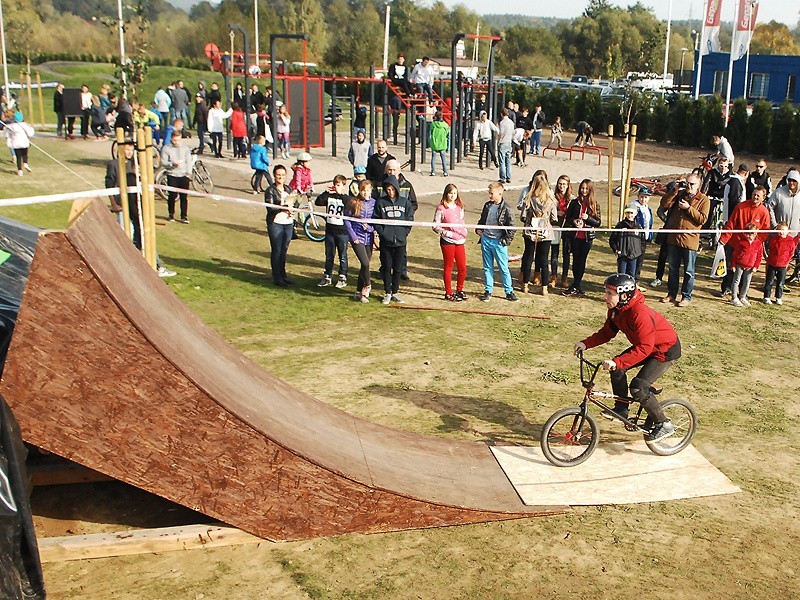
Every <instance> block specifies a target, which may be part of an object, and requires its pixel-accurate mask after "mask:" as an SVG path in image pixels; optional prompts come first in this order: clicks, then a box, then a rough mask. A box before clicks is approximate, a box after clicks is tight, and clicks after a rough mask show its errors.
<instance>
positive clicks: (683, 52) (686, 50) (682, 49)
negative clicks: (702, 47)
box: [678, 48, 689, 91]
mask: <svg viewBox="0 0 800 600" xmlns="http://www.w3.org/2000/svg"><path fill="white" fill-rule="evenodd" d="M688 51H689V49H688V48H681V83H680V87H679V88H678V90H679V91H683V59H684V57H685V56H686V53H687V52H688Z"/></svg>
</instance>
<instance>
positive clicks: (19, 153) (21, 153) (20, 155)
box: [14, 148, 28, 171]
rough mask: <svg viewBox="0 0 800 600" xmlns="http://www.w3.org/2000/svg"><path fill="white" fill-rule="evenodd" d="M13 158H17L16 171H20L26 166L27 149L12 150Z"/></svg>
mask: <svg viewBox="0 0 800 600" xmlns="http://www.w3.org/2000/svg"><path fill="white" fill-rule="evenodd" d="M14 156H16V157H17V171H22V166H23V165H27V164H28V149H27V148H14Z"/></svg>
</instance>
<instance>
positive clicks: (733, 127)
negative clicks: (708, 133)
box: [725, 98, 747, 167]
mask: <svg viewBox="0 0 800 600" xmlns="http://www.w3.org/2000/svg"><path fill="white" fill-rule="evenodd" d="M725 137H726V138H728V141H729V142H730V143H731V146H733V147H734V148H735V149H741V148H744V147H745V144H746V143H747V100H745V99H744V98H737V99H736V100H734V101H733V107H732V108H731V111H730V118H729V119H728V126H727V127H726V128H725ZM731 166H732V167H733V165H731Z"/></svg>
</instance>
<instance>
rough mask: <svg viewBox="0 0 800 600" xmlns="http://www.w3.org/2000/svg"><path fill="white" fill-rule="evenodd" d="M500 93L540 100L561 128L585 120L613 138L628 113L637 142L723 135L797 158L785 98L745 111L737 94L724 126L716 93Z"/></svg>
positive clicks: (797, 132) (796, 120) (799, 126)
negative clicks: (663, 95)
mask: <svg viewBox="0 0 800 600" xmlns="http://www.w3.org/2000/svg"><path fill="white" fill-rule="evenodd" d="M505 91H506V94H507V97H508V98H510V99H513V100H514V101H515V102H519V104H520V106H527V107H529V108H531V107H533V106H534V105H535V104H537V103H539V104H541V105H542V110H544V112H545V114H546V115H547V117H548V123H551V122H552V120H553V119H555V117H556V116H557V115H560V116H561V122H562V124H563V125H564V127H574V125H575V123H577V122H578V121H587V122H588V123H590V124H591V125H592V127H594V130H595V131H598V132H605V131H608V126H609V125H610V124H613V125H614V133H615V136H617V135H621V134H622V132H623V124H624V122H625V119H626V117H627V115H628V111H630V115H631V122H632V123H635V124H636V126H637V139H640V140H642V139H649V140H653V141H656V142H662V143H663V142H669V143H672V144H676V145H679V146H687V147H698V148H708V147H709V145H710V143H711V136H712V134H714V133H722V134H723V135H725V136H726V137H727V138H728V140H729V141H730V143H731V145H732V146H733V148H734V150H745V151H747V152H750V153H752V154H756V155H761V156H765V157H766V156H771V157H773V158H782V159H786V158H790V159H791V158H795V159H797V158H800V111H798V109H797V107H795V106H793V105H792V104H790V103H788V102H787V103H785V104H783V105H782V106H779V107H774V108H773V106H772V104H770V103H769V102H756V103H755V104H754V105H753V107H752V113H751V114H750V115H748V114H747V113H748V106H747V103H746V101H745V100H744V99H743V98H739V99H737V100H735V101H734V103H733V106H732V108H731V114H730V119H729V123H728V127H727V129H725V128H724V122H725V119H724V115H723V103H722V99H721V98H720V97H719V96H712V97H710V98H700V99H698V100H694V99H692V98H688V97H687V96H684V95H680V96H677V97H675V98H674V99H672V100H671V101H665V100H664V99H663V98H660V97H657V96H654V95H650V94H637V95H635V96H633V97H632V100H631V101H630V102H624V103H623V101H622V100H621V99H619V98H611V99H605V98H601V96H600V94H599V93H597V92H593V91H587V90H583V91H580V92H578V93H575V92H573V91H568V90H562V89H560V88H552V89H549V90H538V89H535V88H531V87H527V86H516V87H507V88H506V90H505Z"/></svg>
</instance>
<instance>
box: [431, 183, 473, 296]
mask: <svg viewBox="0 0 800 600" xmlns="http://www.w3.org/2000/svg"><path fill="white" fill-rule="evenodd" d="M433 220H434V222H435V223H436V225H435V226H434V227H433V230H434V231H435V232H436V233H438V234H439V245H440V247H441V249H442V259H443V260H444V268H443V270H442V277H443V278H444V299H445V300H450V301H451V302H461V301H463V300H466V299H467V295H466V294H465V293H464V281H465V280H466V278H467V253H466V251H465V249H464V243H465V242H466V241H467V228H466V227H465V226H464V203H463V202H462V201H461V196H460V195H459V194H458V187H456V186H455V185H454V184H452V183H448V184H447V185H446V186H445V188H444V192H443V193H442V199H441V200H440V201H439V206H437V207H436V212H435V213H434V215H433ZM453 262H455V264H456V268H457V269H458V275H457V280H456V291H455V293H453Z"/></svg>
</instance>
